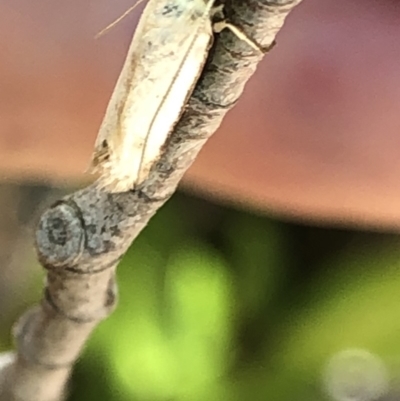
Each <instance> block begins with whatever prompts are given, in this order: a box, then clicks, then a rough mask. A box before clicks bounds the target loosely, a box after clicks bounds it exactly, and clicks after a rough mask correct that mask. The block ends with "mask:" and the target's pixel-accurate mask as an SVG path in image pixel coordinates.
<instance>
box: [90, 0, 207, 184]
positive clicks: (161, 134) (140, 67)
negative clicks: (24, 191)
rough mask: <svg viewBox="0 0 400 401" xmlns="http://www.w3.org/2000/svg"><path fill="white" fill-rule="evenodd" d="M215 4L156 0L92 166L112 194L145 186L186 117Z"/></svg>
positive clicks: (150, 4)
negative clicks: (165, 148)
mask: <svg viewBox="0 0 400 401" xmlns="http://www.w3.org/2000/svg"><path fill="white" fill-rule="evenodd" d="M213 4H214V0H150V1H149V2H148V4H147V6H146V8H145V10H144V12H143V14H142V17H141V19H140V21H139V24H138V26H137V29H136V32H135V34H134V37H133V40H132V43H131V45H130V47H129V51H128V54H127V57H126V60H125V63H124V65H123V68H122V71H121V74H120V76H119V78H118V81H117V84H116V87H115V90H114V92H113V95H112V96H111V99H110V102H109V104H108V107H107V110H106V113H105V116H104V119H103V122H102V124H101V126H100V130H99V134H98V137H97V140H96V143H95V150H94V154H93V158H92V163H91V171H93V172H96V173H99V174H100V179H99V185H101V186H102V187H105V188H106V189H107V190H109V191H110V192H124V191H129V190H132V189H134V188H135V187H137V186H138V185H140V184H141V183H142V182H143V181H144V180H145V179H146V178H147V177H148V174H149V172H150V169H151V167H152V166H153V165H154V164H155V163H156V162H157V160H158V159H159V157H160V155H161V153H162V150H163V145H164V144H165V142H166V140H167V138H168V135H169V134H170V132H171V131H172V130H173V128H174V126H175V124H176V123H177V121H178V120H179V117H180V116H181V114H182V111H183V108H184V105H185V103H186V102H187V100H188V98H189V97H190V95H191V93H192V90H193V88H194V86H195V84H196V82H197V80H198V78H199V76H200V73H201V71H202V69H203V66H204V63H205V61H206V58H207V55H208V50H209V48H210V45H211V43H212V37H213V32H212V23H211V10H212V7H213Z"/></svg>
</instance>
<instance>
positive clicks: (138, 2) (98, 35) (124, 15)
mask: <svg viewBox="0 0 400 401" xmlns="http://www.w3.org/2000/svg"><path fill="white" fill-rule="evenodd" d="M143 1H144V0H137V1H136V3H135V4H134V5H133V6H132V7H129V8H128V9H127V10H126V11H125V12H124V13H123V14H122V15H121V16H119V17H118V18H117V19H116V20H114V21H113V22H111V23H110V24H108V25H107V26H106V27H105V28H103V29H102V30H101V31H100V32H99V33H98V34H97V35H96V36H95V39H98V38H99V37H100V36H103V35H104V34H105V33H106V32H108V31H109V30H110V29H111V28H113V27H114V26H115V25H117V24H118V23H119V22H120V21H122V20H123V19H124V18H125V17H126V16H127V15H129V14H130V13H131V12H132V11H133V10H134V9H135V8H136V7H137V6H138V5H139V4H140V3H143Z"/></svg>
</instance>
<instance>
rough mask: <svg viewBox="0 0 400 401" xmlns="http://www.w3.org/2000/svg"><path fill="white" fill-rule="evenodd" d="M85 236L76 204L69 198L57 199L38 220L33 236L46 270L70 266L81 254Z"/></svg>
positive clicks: (74, 263) (75, 262)
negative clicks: (64, 199)
mask: <svg viewBox="0 0 400 401" xmlns="http://www.w3.org/2000/svg"><path fill="white" fill-rule="evenodd" d="M85 238H86V237H85V227H84V222H83V219H82V216H81V212H80V210H79V208H78V206H77V205H76V204H75V203H74V202H72V201H59V202H57V203H55V204H54V205H53V206H52V207H51V208H49V209H48V210H46V211H45V212H44V213H43V215H42V217H41V219H40V222H39V225H38V228H37V230H36V238H35V239H36V244H35V245H36V251H37V254H38V258H39V260H40V262H41V263H42V264H43V266H45V268H47V269H49V270H51V269H53V268H56V267H66V266H74V265H76V264H77V262H78V260H79V258H80V257H81V256H82V254H83V251H84V248H85Z"/></svg>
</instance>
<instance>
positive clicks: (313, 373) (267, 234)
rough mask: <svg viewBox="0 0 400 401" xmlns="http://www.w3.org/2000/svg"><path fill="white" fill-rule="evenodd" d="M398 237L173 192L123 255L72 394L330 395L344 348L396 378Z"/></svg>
mask: <svg viewBox="0 0 400 401" xmlns="http://www.w3.org/2000/svg"><path fill="white" fill-rule="evenodd" d="M398 243H399V237H398V236H395V235H389V234H377V233H367V232H357V231H350V230H337V229H324V228H317V227H307V226H301V225H296V224H289V223H283V222H279V221H277V220H272V219H269V218H267V217H262V216H255V215H252V214H251V213H248V212H243V211H237V210H233V209H227V208H223V207H219V206H215V205H212V204H210V203H208V202H205V201H200V200H198V199H194V198H191V197H188V196H185V195H182V194H178V195H176V196H175V197H173V199H172V200H171V201H170V202H169V203H168V204H167V205H166V206H165V207H164V208H163V209H162V210H160V211H159V213H158V214H157V215H156V216H155V217H154V218H153V220H152V221H151V222H150V224H149V226H148V227H147V228H146V229H145V230H144V232H143V233H142V234H141V235H140V236H139V238H138V239H137V240H136V241H135V243H134V244H133V245H132V247H131V249H130V250H129V252H128V253H127V255H126V257H125V258H124V260H123V261H122V263H121V264H120V266H119V268H118V283H119V289H120V301H119V306H118V308H117V309H116V311H115V312H114V314H113V315H112V316H111V317H110V318H109V319H108V320H106V321H104V322H103V323H101V324H100V326H99V327H98V329H97V330H96V332H95V333H94V336H93V337H92V338H91V340H90V343H89V344H88V347H87V348H86V351H85V353H84V355H83V357H82V358H81V360H80V362H79V364H78V367H77V369H76V370H75V372H74V375H73V378H72V381H71V393H70V400H73V401H80V400H110V401H125V400H138V401H173V400H176V401H200V400H210V401H213V400H215V401H225V400H227V401H231V400H232V401H235V400H238V401H239V400H252V401H258V400H260V401H261V400H263V401H265V400H274V401H275V400H276V401H289V400H290V401H291V400H307V401H313V400H315V401H317V400H318V401H323V400H329V399H331V398H329V396H328V395H327V393H326V391H325V389H324V384H323V378H324V376H323V375H324V372H325V369H326V366H327V363H328V361H329V359H330V358H331V357H332V356H333V355H335V354H337V353H338V352H340V351H342V350H345V349H349V348H355V349H365V350H368V351H369V352H372V353H373V354H374V355H376V356H378V357H379V358H380V359H381V360H382V361H383V363H384V364H385V366H386V368H387V370H388V374H389V380H392V379H393V378H396V377H398V376H399V373H400V372H399V367H400V366H399V362H400V359H399V358H398V356H399V353H400V340H399V331H400V307H399V299H400V295H399V294H400V250H399V244H398ZM393 380H394V379H393ZM354 399H355V400H356V398H354Z"/></svg>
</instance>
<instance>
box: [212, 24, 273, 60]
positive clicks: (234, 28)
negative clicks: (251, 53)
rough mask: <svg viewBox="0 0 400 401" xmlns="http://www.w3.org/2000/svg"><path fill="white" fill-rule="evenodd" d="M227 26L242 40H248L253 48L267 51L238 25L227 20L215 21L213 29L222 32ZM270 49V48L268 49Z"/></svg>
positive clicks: (261, 51) (262, 51) (258, 50)
mask: <svg viewBox="0 0 400 401" xmlns="http://www.w3.org/2000/svg"><path fill="white" fill-rule="evenodd" d="M225 28H227V29H229V30H230V31H231V32H232V33H233V34H234V35H235V36H236V37H238V38H239V39H240V40H243V41H244V42H246V43H247V44H248V45H249V46H250V47H251V48H253V49H254V50H255V51H257V52H260V53H262V54H264V53H266V50H265V49H263V48H262V47H261V46H259V45H258V44H257V43H256V42H254V40H252V39H251V38H249V37H248V36H247V35H246V34H245V33H244V32H243V31H242V30H241V29H240V28H238V27H237V26H235V25H233V24H231V23H229V22H227V21H220V22H214V24H213V30H214V32H215V33H220V32H221V31H223V30H224V29H225ZM267 50H269V49H267Z"/></svg>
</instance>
